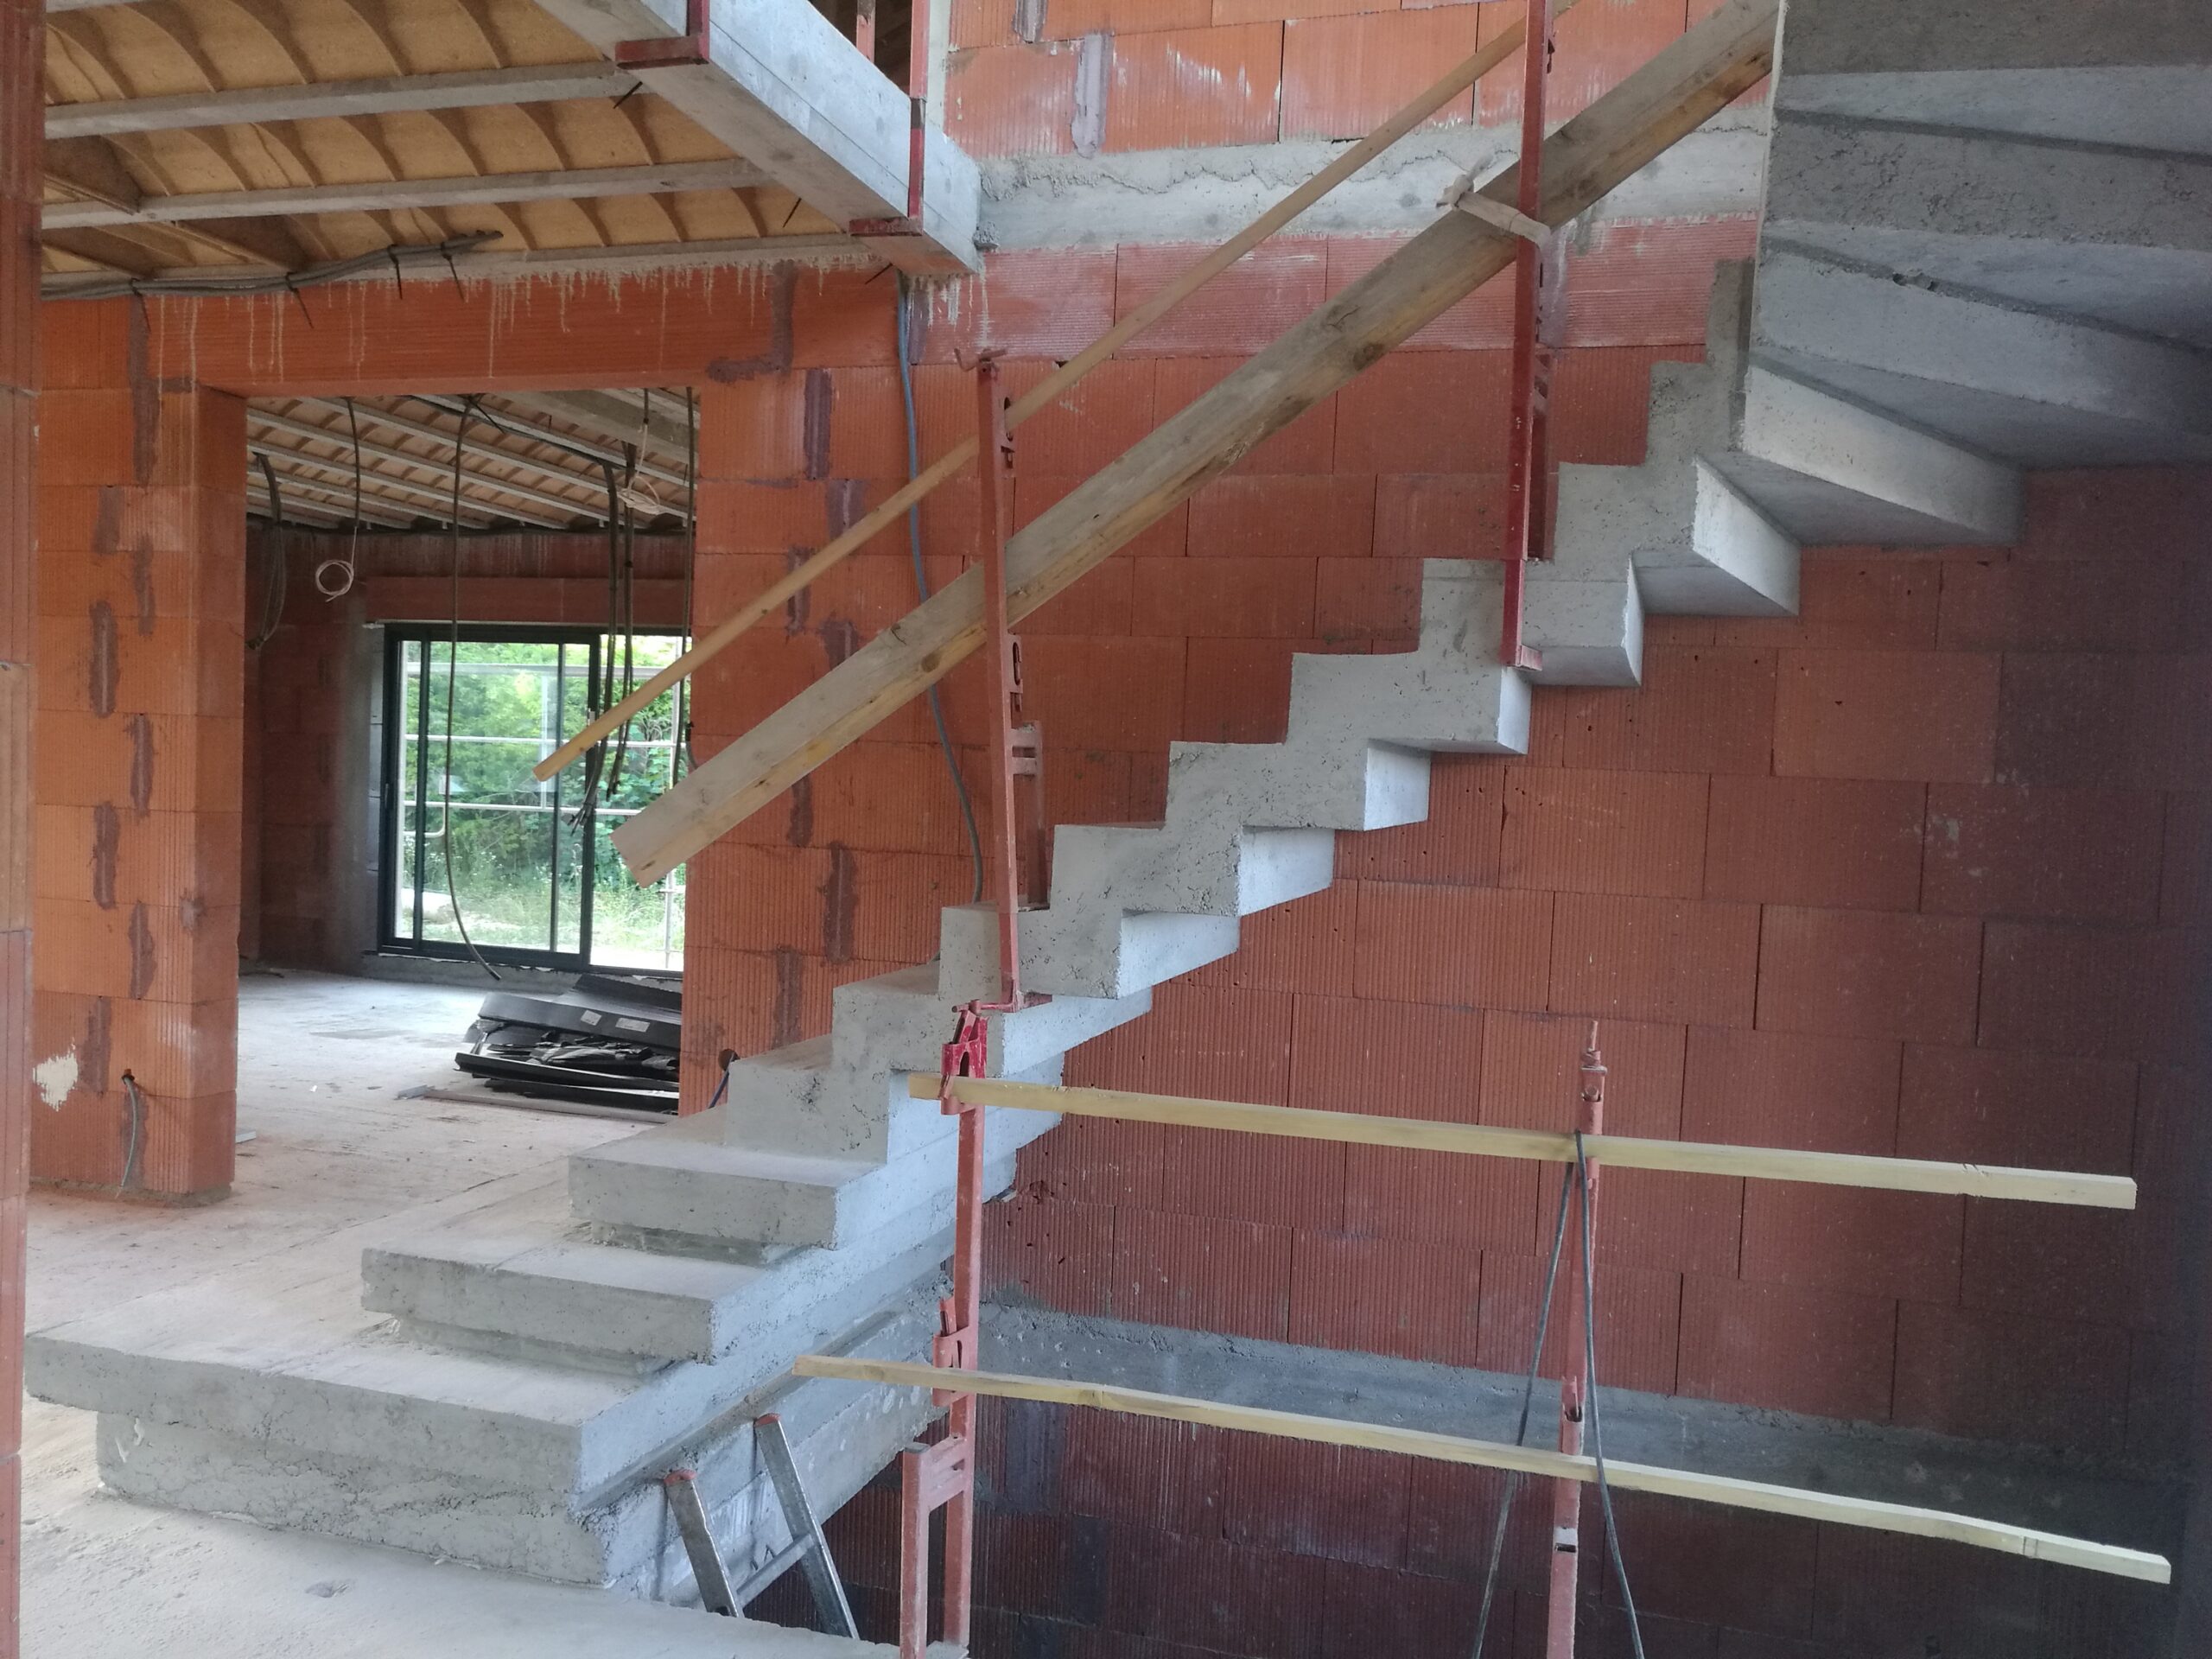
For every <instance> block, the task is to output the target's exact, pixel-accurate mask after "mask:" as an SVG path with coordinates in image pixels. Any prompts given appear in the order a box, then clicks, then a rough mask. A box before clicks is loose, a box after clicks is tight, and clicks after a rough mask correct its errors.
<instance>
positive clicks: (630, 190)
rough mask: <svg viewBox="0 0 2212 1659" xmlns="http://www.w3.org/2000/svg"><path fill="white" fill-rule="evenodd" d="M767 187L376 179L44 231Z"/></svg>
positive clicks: (690, 178) (647, 177) (225, 195)
mask: <svg viewBox="0 0 2212 1659" xmlns="http://www.w3.org/2000/svg"><path fill="white" fill-rule="evenodd" d="M765 182H766V177H765V175H762V174H761V173H760V171H759V170H758V169H757V168H752V167H748V166H747V165H746V164H745V163H744V162H665V163H658V164H656V165H654V166H651V167H596V168H574V169H569V170H563V171H556V172H549V173H489V174H475V175H468V176H467V177H462V178H452V179H404V180H398V179H396V180H391V181H385V180H376V181H370V182H367V183H363V184H314V185H303V186H296V187H293V188H287V189H282V190H214V191H207V192H203V193H199V194H189V195H176V196H143V197H141V198H139V199H138V200H137V201H136V202H135V203H130V202H124V201H118V200H86V201H67V202H48V204H46V207H45V210H44V212H43V213H42V214H41V219H40V224H41V228H48V229H54V230H75V229H78V228H80V227H85V226H105V225H143V224H155V225H162V224H177V223H181V222H183V221H187V220H191V219H245V218H257V219H267V218H274V217H282V216H283V215H286V214H290V213H382V212H391V211H397V210H400V209H405V208H416V207H472V206H475V205H478V204H481V203H486V202H507V201H576V200H585V199H588V198H592V197H599V196H639V195H660V194H665V193H667V192H670V191H676V190H741V189H745V188H749V187H751V186H753V185H757V184H761V183H765Z"/></svg>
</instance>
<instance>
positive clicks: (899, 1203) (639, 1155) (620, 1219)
mask: <svg viewBox="0 0 2212 1659" xmlns="http://www.w3.org/2000/svg"><path fill="white" fill-rule="evenodd" d="M890 1086H891V1085H890V1082H889V1079H888V1077H887V1078H886V1082H885V1087H886V1088H887V1089H888V1088H889V1087H890ZM732 1104H733V1103H724V1104H722V1105H721V1106H717V1107H715V1109H713V1110H711V1111H705V1112H700V1113H698V1114H696V1115H695V1116H690V1117H683V1118H678V1119H677V1121H676V1122H673V1123H668V1124H662V1125H658V1126H656V1127H654V1128H650V1129H646V1130H644V1131H642V1132H641V1133H639V1134H637V1135H632V1136H630V1137H629V1138H628V1139H627V1140H624V1141H614V1142H613V1143H612V1144H610V1145H607V1146H604V1147H594V1148H593V1149H591V1150H590V1151H588V1152H581V1153H576V1154H572V1155H571V1156H570V1158H569V1205H570V1206H571V1208H572V1209H573V1210H574V1211H575V1215H576V1217H577V1218H578V1219H579V1220H582V1221H587V1222H591V1223H593V1224H596V1225H599V1226H601V1227H607V1228H614V1229H619V1230H621V1233H622V1235H623V1236H639V1237H645V1238H658V1237H662V1236H677V1237H681V1238H683V1239H687V1240H692V1241H697V1242H699V1243H704V1244H708V1245H772V1244H812V1245H821V1246H824V1247H826V1248H829V1249H841V1248H844V1247H847V1246H851V1245H855V1244H858V1243H861V1241H863V1240H864V1239H866V1238H867V1237H868V1235H869V1234H870V1232H871V1231H873V1230H875V1229H877V1228H880V1227H882V1226H884V1225H887V1224H888V1223H890V1222H891V1221H892V1220H893V1219H894V1218H896V1217H900V1216H903V1215H906V1213H907V1212H908V1211H911V1210H912V1209H913V1208H914V1207H915V1206H916V1205H918V1204H920V1203H922V1202H923V1201H924V1200H925V1198H928V1197H929V1195H931V1193H933V1192H949V1191H950V1188H951V1185H952V1168H953V1160H954V1151H955V1145H954V1138H953V1137H952V1136H950V1135H942V1136H939V1137H938V1138H937V1139H935V1140H933V1141H927V1142H925V1143H924V1144H923V1145H922V1146H921V1147H918V1149H916V1150H914V1151H912V1152H910V1153H908V1154H906V1155H905V1156H903V1157H899V1158H896V1159H893V1160H890V1161H889V1162H879V1161H876V1160H871V1159H861V1158H827V1157H819V1156H811V1155H807V1154H798V1153H788V1152H775V1151H766V1150H763V1149H761V1148H760V1147H753V1146H747V1145H742V1144H737V1143H734V1142H732V1141H730V1140H729V1139H728V1132H727V1131H726V1129H725V1128H724V1125H723V1123H722V1122H721V1116H722V1114H724V1113H727V1112H728V1111H729V1110H731V1109H732ZM925 1104H926V1103H925ZM932 1109H933V1108H932ZM1057 1121H1058V1120H1057V1119H1055V1118H1053V1117H1052V1116H1050V1115H1048V1114H1045V1113H1038V1112H1003V1113H998V1112H995V1113H991V1114H988V1122H987V1134H988V1145H989V1147H990V1149H991V1155H992V1156H993V1158H994V1159H995V1160H996V1159H999V1158H1002V1157H1003V1158H1010V1157H1011V1155H1012V1154H1013V1152H1014V1150H1015V1149H1016V1148H1017V1147H1021V1146H1025V1145H1027V1143H1028V1142H1029V1141H1033V1140H1035V1139H1036V1138H1037V1137H1038V1136H1039V1135H1042V1134H1044V1133H1045V1131H1046V1130H1047V1129H1049V1128H1052V1124H1053V1123H1054V1122H1057ZM1005 1175H1006V1180H1011V1179H1012V1166H1011V1165H1010V1164H1008V1165H1007V1166H1006V1169H1005ZM1004 1185H1005V1182H1004V1181H1001V1183H1000V1184H999V1185H997V1186H995V1187H994V1188H993V1189H992V1190H993V1192H998V1191H1001V1190H1003V1186H1004Z"/></svg>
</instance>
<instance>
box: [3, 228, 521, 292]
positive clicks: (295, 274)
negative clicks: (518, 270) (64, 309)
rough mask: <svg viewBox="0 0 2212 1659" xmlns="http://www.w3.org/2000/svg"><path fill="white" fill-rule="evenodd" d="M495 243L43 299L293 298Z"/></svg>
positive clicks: (394, 251)
mask: <svg viewBox="0 0 2212 1659" xmlns="http://www.w3.org/2000/svg"><path fill="white" fill-rule="evenodd" d="M498 240H499V232H497V231H471V232H469V233H468V234H467V235H466V236H449V237H448V238H446V239H445V240H444V241H442V242H437V243H429V244H421V243H410V244H400V243H394V244H392V245H391V246H390V247H384V248H378V249H375V250H373V251H371V252H368V253H357V254H355V255H354V256H353V257H352V258H350V259H334V260H333V261H331V263H330V264H327V265H310V266H308V268H307V269H306V270H295V271H290V272H287V273H285V274H283V275H281V276H276V277H118V278H116V279H115V280H114V281H113V282H100V283H80V284H76V285H73V286H70V287H66V288H60V287H57V288H54V289H51V290H49V291H48V292H47V293H46V294H45V295H44V296H42V297H44V298H46V299H49V300H112V299H119V298H121V297H122V296H124V295H140V296H145V295H155V294H287V293H289V294H296V293H298V292H299V290H300V289H303V288H315V287H317V286H319V285H321V283H336V282H342V281H344V280H345V279H346V277H358V276H359V275H361V273H362V272H364V271H368V270H376V269H377V268H378V266H381V265H389V266H391V271H392V275H393V276H394V277H397V276H398V274H399V269H400V267H401V266H402V265H403V264H410V265H411V264H425V263H427V262H429V261H431V260H443V261H445V262H446V263H447V264H452V262H453V257H454V255H455V254H456V253H473V252H474V251H476V250H477V249H479V248H480V247H482V246H483V245H485V244H486V242H496V241H498Z"/></svg>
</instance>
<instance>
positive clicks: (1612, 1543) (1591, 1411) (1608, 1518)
mask: <svg viewBox="0 0 2212 1659" xmlns="http://www.w3.org/2000/svg"><path fill="white" fill-rule="evenodd" d="M1592 1040H1593V1041H1594V1040H1595V1039H1592ZM1574 1178H1575V1182H1576V1185H1578V1186H1579V1187H1580V1189H1581V1195H1582V1370H1583V1373H1584V1376H1585V1380H1586V1383H1587V1384H1588V1387H1587V1389H1586V1394H1585V1396H1584V1399H1583V1410H1584V1414H1586V1416H1587V1417H1588V1419H1589V1421H1590V1456H1591V1459H1592V1461H1594V1462H1595V1463H1596V1464H1597V1465H1598V1507H1599V1509H1600V1510H1604V1511H1605V1548H1606V1550H1607V1552H1608V1553H1609V1554H1611V1556H1612V1558H1613V1582H1614V1583H1616V1584H1618V1586H1620V1592H1621V1606H1622V1609H1623V1610H1624V1611H1626V1613H1627V1614H1628V1635H1629V1642H1630V1645H1631V1646H1632V1647H1633V1648H1634V1649H1635V1650H1636V1659H1643V1624H1642V1623H1641V1622H1640V1621H1639V1620H1638V1619H1637V1614H1636V1598H1635V1596H1633V1595H1632V1594H1630V1592H1629V1587H1628V1563H1627V1562H1626V1561H1624V1560H1622V1559H1621V1535H1620V1528H1619V1525H1618V1523H1617V1522H1615V1521H1614V1519H1613V1487H1612V1483H1611V1481H1609V1480H1608V1479H1607V1478H1605V1429H1604V1427H1602V1426H1601V1424H1600V1423H1599V1417H1598V1268H1597V1264H1596V1262H1595V1261H1594V1259H1593V1256H1592V1250H1591V1243H1590V1154H1589V1152H1588V1149H1587V1148H1586V1147H1584V1145H1583V1144H1582V1131H1581V1130H1580V1129H1577V1130H1576V1131H1575V1132H1574Z"/></svg>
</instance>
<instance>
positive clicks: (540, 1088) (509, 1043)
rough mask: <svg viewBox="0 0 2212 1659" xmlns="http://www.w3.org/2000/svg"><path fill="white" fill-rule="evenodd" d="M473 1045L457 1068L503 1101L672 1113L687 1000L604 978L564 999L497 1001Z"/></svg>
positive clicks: (484, 1012) (482, 1016) (580, 983)
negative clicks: (523, 1098) (508, 1096)
mask: <svg viewBox="0 0 2212 1659" xmlns="http://www.w3.org/2000/svg"><path fill="white" fill-rule="evenodd" d="M468 1041H469V1046H468V1047H467V1048H466V1049H464V1050H462V1051H461V1052H460V1053H458V1054H456V1055H454V1057H453V1058H454V1065H458V1066H459V1067H460V1068H461V1070H462V1071H466V1072H467V1073H468V1075H469V1076H470V1077H475V1078H478V1079H480V1081H482V1082H483V1083H484V1084H486V1085H487V1086H489V1087H490V1088H493V1089H495V1090H499V1091H500V1092H501V1093H503V1094H505V1093H512V1094H520V1095H530V1096H535V1097H537V1098H538V1099H541V1100H569V1101H578V1102H582V1103H586V1104H589V1105H594V1106H628V1107H634V1108H638V1109H642V1110H646V1111H662V1112H671V1113H672V1112H674V1111H675V1110H676V1068H677V1054H678V1052H679V1051H680V1050H681V1049H682V1047H683V992H682V991H681V990H680V989H678V988H676V987H675V986H674V985H672V984H671V983H669V982H654V981H651V980H643V979H616V978H613V977H610V976H607V975H602V974H585V975H582V976H580V977H579V978H578V979H577V981H576V983H575V988H574V989H571V990H566V991H563V992H562V993H560V995H557V996H549V995H543V994H541V993H538V992H535V991H493V993H492V994H491V995H488V996H486V998H485V999H484V1005H483V1007H480V1008H479V1009H478V1010H477V1013H476V1023H475V1024H474V1025H472V1026H471V1027H469V1028H468Z"/></svg>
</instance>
